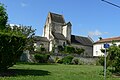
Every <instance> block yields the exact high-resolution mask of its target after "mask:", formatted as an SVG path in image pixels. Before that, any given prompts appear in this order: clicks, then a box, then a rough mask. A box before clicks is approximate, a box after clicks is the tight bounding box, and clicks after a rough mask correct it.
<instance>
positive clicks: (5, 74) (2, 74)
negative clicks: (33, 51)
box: [0, 69, 50, 77]
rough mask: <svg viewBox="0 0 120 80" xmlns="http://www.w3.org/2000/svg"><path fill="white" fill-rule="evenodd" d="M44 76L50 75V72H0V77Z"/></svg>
mask: <svg viewBox="0 0 120 80" xmlns="http://www.w3.org/2000/svg"><path fill="white" fill-rule="evenodd" d="M46 75H50V72H49V71H45V70H29V69H8V70H7V71H4V72H3V71H2V72H0V77H11V76H46Z"/></svg>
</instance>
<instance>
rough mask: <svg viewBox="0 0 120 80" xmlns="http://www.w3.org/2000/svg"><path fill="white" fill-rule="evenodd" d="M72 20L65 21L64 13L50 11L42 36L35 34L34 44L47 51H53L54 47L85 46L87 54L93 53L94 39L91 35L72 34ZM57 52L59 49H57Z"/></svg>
mask: <svg viewBox="0 0 120 80" xmlns="http://www.w3.org/2000/svg"><path fill="white" fill-rule="evenodd" d="M71 29H72V24H71V22H65V19H64V17H63V15H61V14H56V13H52V12H49V13H48V16H47V19H46V22H45V25H44V28H43V35H42V36H35V37H34V40H35V43H34V46H36V47H39V46H41V45H42V46H43V47H44V48H45V49H46V51H48V52H50V51H52V49H53V47H56V48H57V47H58V46H67V45H70V46H73V47H75V48H83V49H84V50H85V52H84V53H85V54H86V55H88V56H92V55H93V40H92V39H91V38H90V37H84V36H77V35H72V34H71V32H72V30H71ZM56 53H58V51H57V50H56Z"/></svg>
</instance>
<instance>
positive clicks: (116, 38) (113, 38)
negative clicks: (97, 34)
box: [94, 36, 120, 44]
mask: <svg viewBox="0 0 120 80" xmlns="http://www.w3.org/2000/svg"><path fill="white" fill-rule="evenodd" d="M112 41H120V36H119V37H112V38H106V39H101V40H99V41H97V42H95V43H94V44H97V43H107V42H112Z"/></svg>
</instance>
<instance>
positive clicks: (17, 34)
mask: <svg viewBox="0 0 120 80" xmlns="http://www.w3.org/2000/svg"><path fill="white" fill-rule="evenodd" d="M7 19H8V17H7V13H6V10H5V8H4V6H3V5H2V4H0V70H6V69H8V68H9V67H11V66H13V65H14V64H15V63H16V61H17V60H18V59H19V58H20V56H21V54H22V53H23V51H24V50H26V49H27V50H28V49H29V47H30V46H31V45H32V37H33V35H34V31H35V30H33V29H32V28H31V27H26V26H19V27H18V26H13V27H12V26H10V25H6V23H7Z"/></svg>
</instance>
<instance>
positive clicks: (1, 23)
mask: <svg viewBox="0 0 120 80" xmlns="http://www.w3.org/2000/svg"><path fill="white" fill-rule="evenodd" d="M7 20H8V15H7V12H6V9H5V8H4V5H3V4H1V3H0V30H3V29H5V28H6V23H7Z"/></svg>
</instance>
